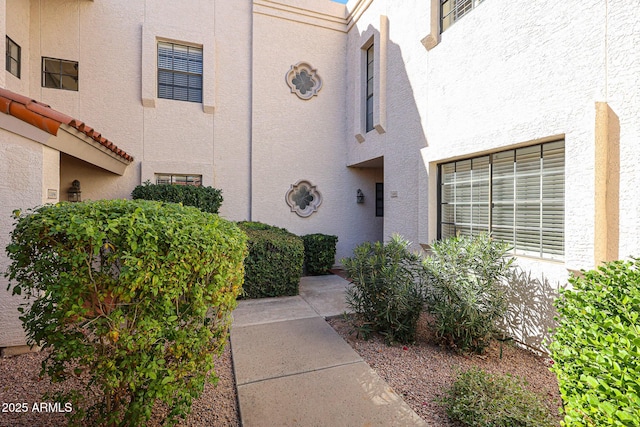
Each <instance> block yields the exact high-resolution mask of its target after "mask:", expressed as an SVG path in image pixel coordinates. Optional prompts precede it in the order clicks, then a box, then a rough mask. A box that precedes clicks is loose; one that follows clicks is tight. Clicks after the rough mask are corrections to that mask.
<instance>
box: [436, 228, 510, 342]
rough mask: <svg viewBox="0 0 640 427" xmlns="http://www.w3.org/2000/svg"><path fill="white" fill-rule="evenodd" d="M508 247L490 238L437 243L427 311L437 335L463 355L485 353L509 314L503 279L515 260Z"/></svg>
mask: <svg viewBox="0 0 640 427" xmlns="http://www.w3.org/2000/svg"><path fill="white" fill-rule="evenodd" d="M507 250H508V245H506V244H504V243H502V242H499V241H497V240H493V239H492V238H491V237H490V236H488V235H486V234H481V235H478V236H458V237H451V238H448V239H444V240H440V241H436V242H434V243H433V245H432V248H431V251H432V255H431V256H430V257H428V258H427V261H426V268H427V269H428V270H429V273H430V275H429V276H430V283H429V285H430V286H429V287H428V290H427V310H428V311H429V312H430V313H431V314H433V316H434V319H435V320H434V326H435V329H436V332H437V334H438V335H439V336H440V337H441V338H442V339H443V340H445V341H447V342H448V343H449V344H451V345H453V346H455V347H457V348H458V349H460V350H462V351H469V350H471V351H475V352H479V353H481V352H482V351H483V349H484V348H485V347H486V346H487V345H488V343H489V341H490V340H491V338H492V334H493V333H494V332H495V331H496V330H497V322H498V320H500V319H501V318H502V316H503V315H504V314H505V313H506V310H507V298H506V295H505V291H504V288H503V286H502V283H501V282H502V280H504V279H505V278H506V277H507V275H508V272H509V269H510V268H511V266H512V264H513V261H514V259H513V258H508V257H506V256H505V254H506V252H507Z"/></svg>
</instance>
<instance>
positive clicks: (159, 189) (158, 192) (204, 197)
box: [131, 181, 222, 214]
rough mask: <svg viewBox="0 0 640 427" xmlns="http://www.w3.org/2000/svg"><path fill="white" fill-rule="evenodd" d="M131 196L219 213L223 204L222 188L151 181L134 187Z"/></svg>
mask: <svg viewBox="0 0 640 427" xmlns="http://www.w3.org/2000/svg"><path fill="white" fill-rule="evenodd" d="M131 197H132V198H133V199H134V200H136V199H142V200H155V201H158V202H169V203H182V204H183V205H184V206H195V207H196V208H198V209H200V210H202V211H205V212H210V213H214V214H217V213H218V210H219V209H220V205H222V190H219V189H217V188H213V187H195V186H193V185H170V184H158V185H156V184H151V183H150V182H149V181H147V182H145V183H144V184H143V185H138V186H137V187H136V188H134V189H133V192H132V193H131Z"/></svg>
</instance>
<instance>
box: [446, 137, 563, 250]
mask: <svg viewBox="0 0 640 427" xmlns="http://www.w3.org/2000/svg"><path fill="white" fill-rule="evenodd" d="M439 180H440V185H439V204H438V205H439V220H438V225H439V237H440V238H446V237H449V236H455V235H458V234H461V235H475V234H479V233H481V232H491V234H492V236H493V237H494V238H496V239H500V240H503V241H505V242H507V243H509V244H510V245H512V247H513V251H514V253H515V254H520V255H527V256H534V257H539V258H550V259H559V258H562V257H563V255H564V141H555V142H550V143H545V144H540V145H534V146H530V147H524V148H518V149H515V150H508V151H501V152H498V153H493V154H490V155H486V156H481V157H476V158H473V159H466V160H459V161H455V162H450V163H444V164H441V165H439Z"/></svg>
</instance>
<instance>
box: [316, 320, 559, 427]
mask: <svg viewBox="0 0 640 427" xmlns="http://www.w3.org/2000/svg"><path fill="white" fill-rule="evenodd" d="M428 320H429V319H428V316H427V315H425V314H423V315H422V316H421V317H420V321H419V325H418V332H417V339H416V342H415V344H412V345H394V346H387V345H386V344H385V342H384V339H383V338H382V337H381V336H379V335H374V336H372V337H371V338H370V339H369V340H368V341H365V340H363V339H362V338H361V337H360V338H359V337H358V336H357V334H356V333H355V332H353V330H354V328H353V326H352V324H351V322H350V321H348V320H346V319H345V318H343V317H337V318H333V319H329V320H328V322H329V324H330V325H331V326H332V327H333V328H334V329H335V330H336V331H337V332H338V334H340V335H341V336H342V338H344V340H345V341H347V342H348V343H349V344H350V345H351V347H353V349H354V350H355V351H356V352H357V353H358V354H359V355H360V356H361V357H362V358H363V359H364V360H365V361H366V362H367V363H368V364H369V365H370V366H371V368H373V370H374V371H376V372H377V373H378V375H379V376H380V377H381V378H382V379H383V380H385V381H386V382H387V383H388V384H389V385H390V386H391V387H392V388H393V389H394V390H395V391H396V393H398V394H399V395H401V396H402V398H403V399H404V400H405V402H407V404H409V406H411V408H412V409H413V410H414V411H416V412H417V413H418V415H419V416H420V417H421V418H422V419H423V420H425V421H426V422H427V424H428V425H433V426H445V427H448V426H457V424H456V423H454V422H452V421H451V420H449V418H448V417H447V414H446V412H445V409H444V407H443V406H442V405H441V404H439V403H438V402H437V400H438V399H440V398H442V397H444V393H445V391H446V390H448V389H449V388H450V387H451V385H452V384H453V381H454V380H455V376H456V374H457V372H460V371H465V370H467V369H470V368H472V367H477V368H480V369H483V370H485V371H487V372H492V373H497V374H511V375H513V376H517V377H521V378H524V379H525V380H526V382H527V383H528V386H527V388H528V389H530V390H531V391H533V392H535V393H536V394H537V395H538V396H540V399H541V401H542V402H543V403H544V404H545V405H546V406H547V407H548V408H549V409H550V410H551V413H552V414H554V415H557V420H558V425H560V420H561V419H562V417H561V416H560V414H559V408H560V407H561V405H562V400H561V398H560V393H559V390H558V382H557V379H556V376H555V374H554V373H552V372H551V371H549V369H548V368H549V365H550V363H551V361H550V359H548V358H545V357H542V356H537V355H535V354H534V353H532V352H530V351H527V350H525V349H522V348H520V347H517V346H515V345H513V344H509V343H505V344H503V345H502V357H500V353H501V346H500V342H499V341H494V342H493V343H492V344H491V346H490V347H489V348H488V349H487V350H486V352H485V354H483V355H475V354H474V355H470V354H457V353H456V352H454V351H453V350H451V349H449V348H446V347H443V346H441V345H439V342H438V340H437V338H436V337H435V335H434V333H433V331H432V330H431V328H429V326H428Z"/></svg>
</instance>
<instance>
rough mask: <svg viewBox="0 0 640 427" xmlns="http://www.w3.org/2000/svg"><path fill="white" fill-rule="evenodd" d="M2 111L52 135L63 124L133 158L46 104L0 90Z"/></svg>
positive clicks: (116, 152)
mask: <svg viewBox="0 0 640 427" xmlns="http://www.w3.org/2000/svg"><path fill="white" fill-rule="evenodd" d="M0 111H1V112H3V113H5V114H10V115H12V116H14V117H16V118H18V119H20V120H22V121H24V122H27V123H29V124H31V125H33V126H35V127H37V128H39V129H42V130H43V131H45V132H47V133H50V134H51V135H57V134H58V129H59V128H60V125H61V124H63V123H64V124H65V125H68V126H71V127H72V128H75V129H76V130H78V131H79V132H82V133H84V134H85V135H87V136H88V137H89V138H91V139H93V140H94V141H97V142H98V143H100V144H101V145H102V146H104V147H105V148H107V149H108V150H110V151H112V152H113V153H115V154H116V155H118V156H120V157H122V158H123V159H125V160H127V161H129V162H131V161H133V157H132V156H130V155H129V154H127V153H126V152H124V151H123V150H121V149H119V148H118V147H117V146H116V145H115V144H113V143H112V142H111V141H109V140H108V139H106V138H103V137H102V135H101V134H100V133H98V132H96V131H95V130H93V129H92V128H90V127H89V126H87V125H85V124H84V123H83V122H81V121H80V120H77V119H74V118H73V117H69V116H67V115H65V114H62V113H61V112H59V111H56V110H54V109H53V108H51V107H49V106H48V105H46V104H43V103H41V102H38V101H35V100H33V99H30V98H28V97H26V96H23V95H19V94H17V93H15V92H11V91H9V90H6V89H3V88H0Z"/></svg>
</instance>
